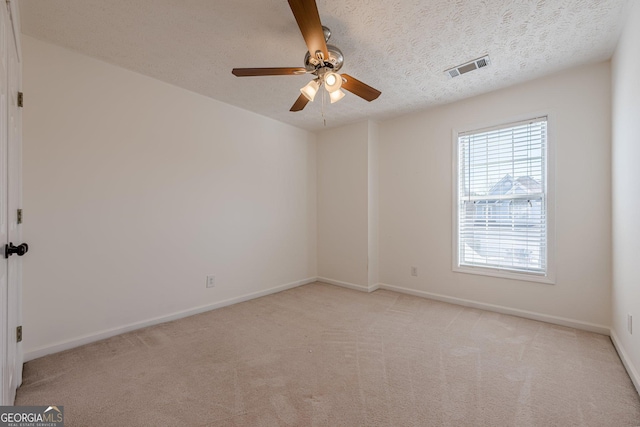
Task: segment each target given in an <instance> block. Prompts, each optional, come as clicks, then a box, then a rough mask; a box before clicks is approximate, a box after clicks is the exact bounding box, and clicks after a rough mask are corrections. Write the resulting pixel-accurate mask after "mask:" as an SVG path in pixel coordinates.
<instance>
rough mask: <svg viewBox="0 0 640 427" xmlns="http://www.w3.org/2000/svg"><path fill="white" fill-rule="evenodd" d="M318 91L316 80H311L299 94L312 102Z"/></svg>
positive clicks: (318, 85)
mask: <svg viewBox="0 0 640 427" xmlns="http://www.w3.org/2000/svg"><path fill="white" fill-rule="evenodd" d="M318 89H320V83H319V82H318V81H317V80H311V81H310V82H309V83H307V84H306V85H305V87H303V88H302V89H300V92H302V94H303V95H304V96H305V98H307V99H308V100H309V101H311V102H313V98H315V97H316V93H318Z"/></svg>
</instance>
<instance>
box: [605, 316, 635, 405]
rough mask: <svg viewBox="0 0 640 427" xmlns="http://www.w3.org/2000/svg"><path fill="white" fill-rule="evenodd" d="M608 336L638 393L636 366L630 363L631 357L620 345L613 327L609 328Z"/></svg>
mask: <svg viewBox="0 0 640 427" xmlns="http://www.w3.org/2000/svg"><path fill="white" fill-rule="evenodd" d="M609 336H610V337H611V342H612V343H613V346H614V347H615V349H616V351H617V352H618V356H620V360H622V364H623V365H624V368H625V369H626V370H627V374H629V378H631V382H632V383H633V385H634V386H635V388H636V391H637V392H638V393H639V394H640V375H638V371H637V370H636V367H635V366H634V365H633V363H631V359H630V358H629V356H628V355H627V352H626V351H624V347H622V344H621V343H620V340H619V339H618V335H617V334H616V331H615V330H614V329H613V328H611V331H610V335H609Z"/></svg>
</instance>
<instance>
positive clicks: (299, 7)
mask: <svg viewBox="0 0 640 427" xmlns="http://www.w3.org/2000/svg"><path fill="white" fill-rule="evenodd" d="M289 6H290V7H291V11H292V12H293V16H295V18H296V22H297V23H298V27H300V32H301V33H302V37H303V38H304V42H305V43H306V44H307V49H309V53H310V54H311V57H313V58H315V57H316V52H317V51H320V52H322V54H323V55H324V59H325V60H327V61H328V60H329V51H328V50H327V43H326V42H325V40H324V31H322V23H320V15H319V14H318V6H317V5H316V2H315V0H289Z"/></svg>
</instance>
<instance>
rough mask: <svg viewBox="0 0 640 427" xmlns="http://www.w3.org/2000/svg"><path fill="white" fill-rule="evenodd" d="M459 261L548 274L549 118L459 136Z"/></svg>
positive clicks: (480, 265) (521, 271)
mask: <svg viewBox="0 0 640 427" xmlns="http://www.w3.org/2000/svg"><path fill="white" fill-rule="evenodd" d="M458 156H459V158H458V265H460V266H474V267H489V268H493V269H501V270H507V271H512V272H518V273H529V274H537V275H545V274H546V272H547V207H546V188H547V170H546V165H547V118H546V117H541V118H536V119H533V120H528V121H524V122H519V123H512V124H509V125H506V126H502V127H498V128H491V129H483V130H479V131H473V132H465V133H460V134H458Z"/></svg>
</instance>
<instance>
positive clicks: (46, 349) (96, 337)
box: [24, 277, 317, 362]
mask: <svg viewBox="0 0 640 427" xmlns="http://www.w3.org/2000/svg"><path fill="white" fill-rule="evenodd" d="M315 281H317V277H309V278H306V279H302V280H296V281H295V282H291V283H287V284H284V285H280V286H275V287H273V288H269V289H265V290H262V291H257V292H252V293H249V294H245V295H241V296H239V297H235V298H229V299H226V300H224V301H220V302H216V303H213V304H207V305H203V306H199V307H195V308H191V309H188V310H183V311H179V312H175V313H172V314H168V315H166V316H159V317H154V318H152V319H148V320H143V321H141V322H135V323H130V324H128V325H124V326H120V327H117V328H112V329H107V330H104V331H101V332H97V333H95V334H87V335H83V336H81V337H78V338H73V339H70V340H66V341H61V342H58V343H55V344H52V345H46V346H42V347H38V348H36V349H34V350H30V351H27V352H25V353H24V362H28V361H30V360H34V359H37V358H39V357H43V356H46V355H49V354H53V353H58V352H61V351H65V350H69V349H72V348H75V347H80V346H81V345H85V344H90V343H92V342H96V341H100V340H103V339H106V338H111V337H113V336H115V335H120V334H124V333H126V332H131V331H134V330H136V329H142V328H146V327H148V326H153V325H158V324H160V323H165V322H170V321H172V320H177V319H181V318H183V317H189V316H193V315H195V314H200V313H204V312H207V311H211V310H215V309H217V308H222V307H226V306H229V305H233V304H238V303H241V302H245V301H249V300H252V299H256V298H260V297H263V296H267V295H271V294H275V293H278V292H282V291H286V290H287V289H292V288H296V287H298V286H302V285H306V284H309V283H313V282H315Z"/></svg>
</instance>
